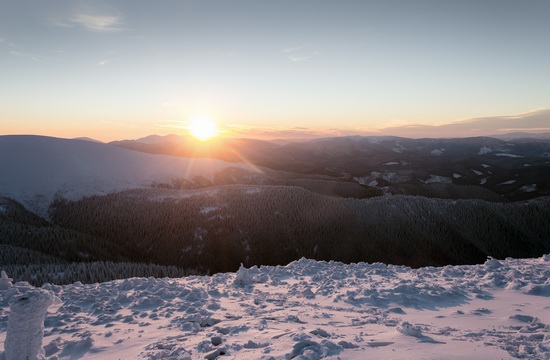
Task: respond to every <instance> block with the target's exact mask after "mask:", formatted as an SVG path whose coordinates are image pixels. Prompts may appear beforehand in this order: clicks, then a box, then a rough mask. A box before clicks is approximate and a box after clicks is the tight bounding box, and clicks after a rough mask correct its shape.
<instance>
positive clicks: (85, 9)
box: [48, 1, 127, 33]
mask: <svg viewBox="0 0 550 360" xmlns="http://www.w3.org/2000/svg"><path fill="white" fill-rule="evenodd" d="M48 21H49V23H50V24H51V25H53V26H57V27H62V28H75V27H80V28H84V29H86V30H88V31H93V32H102V33H112V32H119V31H126V30H127V28H126V26H125V22H124V17H123V15H122V14H121V13H120V11H118V10H117V9H116V8H114V7H112V6H109V5H106V4H103V3H101V2H91V1H90V2H86V3H79V4H78V5H76V7H75V8H73V9H67V10H65V11H61V12H58V13H56V14H52V15H51V16H50V18H49V20H48Z"/></svg>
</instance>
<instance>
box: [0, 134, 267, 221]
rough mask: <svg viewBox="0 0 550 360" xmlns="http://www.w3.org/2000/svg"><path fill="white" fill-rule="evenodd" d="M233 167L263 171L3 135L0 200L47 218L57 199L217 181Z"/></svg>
mask: <svg viewBox="0 0 550 360" xmlns="http://www.w3.org/2000/svg"><path fill="white" fill-rule="evenodd" d="M230 167H231V168H240V169H245V170H247V171H251V172H256V171H257V170H256V169H255V168H254V167H253V166H250V165H248V164H245V163H238V162H233V163H227V162H224V161H222V160H216V159H190V158H182V157H176V156H168V155H151V154H146V153H140V152H136V151H130V150H127V149H122V148H120V147H116V146H113V145H108V144H102V143H96V142H91V141H84V140H68V139H59V138H52V137H44V136H28V135H11V136H0V169H1V170H2V171H1V175H0V196H5V197H10V198H13V199H15V200H17V201H18V202H20V203H21V204H23V205H25V206H26V207H28V208H29V209H32V210H34V211H36V212H37V213H39V214H41V215H42V216H44V215H45V214H46V213H47V209H48V206H49V205H50V204H51V202H52V201H53V200H54V198H55V196H56V195H61V196H63V197H64V198H69V199H76V198H80V197H82V196H89V195H94V194H107V193H111V192H115V191H120V190H124V189H128V188H136V187H150V186H151V185H152V184H153V183H155V182H157V183H158V182H164V183H166V182H168V183H170V182H171V181H172V180H173V179H189V180H192V179H193V178H196V177H202V178H206V179H212V178H213V177H214V176H215V174H216V173H218V172H220V171H222V170H224V169H227V168H230Z"/></svg>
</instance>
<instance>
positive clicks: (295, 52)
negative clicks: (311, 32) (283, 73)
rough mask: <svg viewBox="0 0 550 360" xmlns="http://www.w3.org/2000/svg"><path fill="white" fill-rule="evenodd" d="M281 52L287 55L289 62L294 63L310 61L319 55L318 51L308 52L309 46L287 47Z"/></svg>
mask: <svg viewBox="0 0 550 360" xmlns="http://www.w3.org/2000/svg"><path fill="white" fill-rule="evenodd" d="M281 51H282V52H283V53H284V54H286V56H287V58H288V60H290V61H292V62H304V61H309V60H310V59H311V58H313V57H314V56H315V55H317V54H319V51H318V50H315V51H311V50H310V51H308V50H307V46H295V47H287V48H284V49H282V50H281Z"/></svg>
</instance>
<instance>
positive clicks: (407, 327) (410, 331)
mask: <svg viewBox="0 0 550 360" xmlns="http://www.w3.org/2000/svg"><path fill="white" fill-rule="evenodd" d="M397 331H399V332H400V333H401V334H403V335H409V336H414V337H422V336H423V335H422V330H420V328H419V327H418V326H414V325H412V324H411V323H409V322H407V321H403V322H402V323H401V324H399V325H398V326H397Z"/></svg>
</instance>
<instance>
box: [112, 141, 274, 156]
mask: <svg viewBox="0 0 550 360" xmlns="http://www.w3.org/2000/svg"><path fill="white" fill-rule="evenodd" d="M110 144H111V145H115V146H119V147H123V148H126V149H130V150H136V151H141V152H146V153H152V154H169V155H177V156H183V157H209V158H215V159H220V160H224V161H230V162H241V161H244V162H249V161H252V162H256V160H258V159H262V158H265V157H269V155H270V154H271V153H272V152H273V151H275V150H276V149H277V148H278V146H277V145H276V144H273V143H270V142H268V141H263V140H255V139H224V138H218V139H212V140H210V141H208V142H202V141H200V140H195V139H194V138H191V137H186V136H180V135H173V134H171V135H166V136H159V135H151V136H147V137H144V138H140V139H137V140H121V141H113V142H111V143H110Z"/></svg>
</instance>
